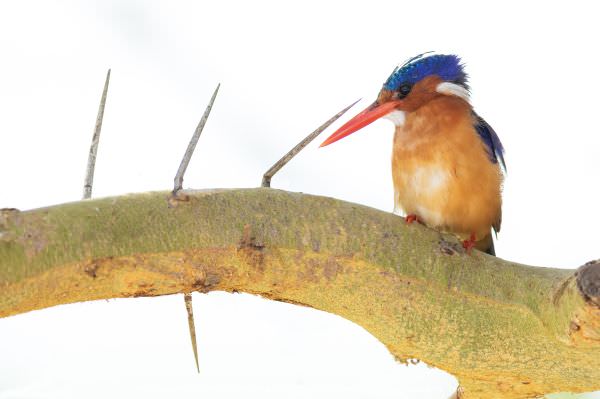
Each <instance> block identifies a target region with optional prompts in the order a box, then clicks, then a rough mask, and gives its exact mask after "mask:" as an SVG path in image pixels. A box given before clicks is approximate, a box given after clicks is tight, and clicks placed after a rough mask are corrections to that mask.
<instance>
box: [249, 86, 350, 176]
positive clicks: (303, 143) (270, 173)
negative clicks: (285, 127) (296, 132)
mask: <svg viewBox="0 0 600 399" xmlns="http://www.w3.org/2000/svg"><path fill="white" fill-rule="evenodd" d="M360 100H361V99H360V98H359V99H358V100H356V101H354V102H353V103H352V104H350V105H348V106H347V107H346V108H344V109H343V110H341V111H340V112H338V113H337V114H335V115H334V116H332V117H331V118H330V119H329V120H328V121H327V122H325V123H323V124H322V125H321V126H319V127H318V128H317V130H315V131H314V132H312V133H311V134H309V135H308V136H306V137H305V138H304V140H302V141H301V142H299V143H298V144H296V146H295V147H294V148H292V149H291V150H290V151H289V152H288V153H287V154H285V155H284V156H283V157H282V158H281V159H280V160H279V161H277V162H275V164H274V165H273V166H271V168H270V169H269V170H267V171H266V172H265V174H264V175H263V179H262V184H261V185H262V187H271V179H272V178H273V176H274V175H275V173H277V172H278V171H279V169H281V168H283V167H284V166H285V164H287V163H288V162H289V161H290V160H291V159H292V158H294V157H295V156H296V154H298V153H299V152H300V151H302V149H304V147H306V146H307V145H308V144H309V143H310V142H311V141H313V140H314V139H315V138H316V137H317V136H318V135H319V134H321V133H322V132H323V130H325V129H327V128H328V127H329V125H331V124H332V123H333V122H335V121H336V120H337V119H338V118H339V117H340V116H342V115H344V113H346V111H348V110H349V109H350V108H352V107H353V106H354V104H356V103H357V102H359V101H360Z"/></svg>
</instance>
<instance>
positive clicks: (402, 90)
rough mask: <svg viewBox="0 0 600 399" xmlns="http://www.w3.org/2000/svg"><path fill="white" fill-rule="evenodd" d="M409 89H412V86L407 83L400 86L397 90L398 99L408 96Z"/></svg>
mask: <svg viewBox="0 0 600 399" xmlns="http://www.w3.org/2000/svg"><path fill="white" fill-rule="evenodd" d="M410 89H412V86H411V85H410V84H409V83H404V84H401V85H400V87H399V88H398V97H399V98H404V97H406V96H407V95H408V93H410Z"/></svg>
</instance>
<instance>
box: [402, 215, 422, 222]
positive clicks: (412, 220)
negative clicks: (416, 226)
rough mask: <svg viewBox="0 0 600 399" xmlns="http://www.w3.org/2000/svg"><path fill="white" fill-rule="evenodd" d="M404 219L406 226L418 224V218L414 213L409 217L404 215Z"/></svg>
mask: <svg viewBox="0 0 600 399" xmlns="http://www.w3.org/2000/svg"><path fill="white" fill-rule="evenodd" d="M404 219H405V220H406V224H412V223H413V222H419V223H420V221H419V218H418V217H417V215H415V214H414V213H411V214H410V215H406V217H405V218H404Z"/></svg>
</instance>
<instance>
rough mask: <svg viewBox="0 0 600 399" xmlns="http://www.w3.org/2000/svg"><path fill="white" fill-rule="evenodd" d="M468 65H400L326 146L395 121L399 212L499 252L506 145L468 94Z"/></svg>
mask: <svg viewBox="0 0 600 399" xmlns="http://www.w3.org/2000/svg"><path fill="white" fill-rule="evenodd" d="M470 90H471V89H470V87H469V83H468V76H467V73H466V72H465V65H464V64H463V62H462V60H461V58H460V57H458V56H457V55H454V54H437V53H435V54H431V52H428V53H423V54H419V55H417V56H415V57H412V58H410V59H408V60H407V61H406V62H404V63H403V64H400V65H398V66H397V67H396V68H395V69H394V70H393V72H392V73H391V75H390V76H389V77H388V78H387V80H386V81H385V82H384V84H383V87H382V88H381V90H380V92H379V94H378V96H377V99H376V100H375V102H373V103H372V104H371V105H369V106H368V107H367V108H366V109H365V110H363V111H362V112H360V113H359V114H357V115H356V116H354V117H353V118H352V119H350V120H349V121H348V122H346V123H345V124H344V125H342V126H341V127H340V128H339V129H338V130H336V131H335V132H334V133H333V134H332V135H331V136H329V137H328V138H327V139H326V140H325V141H324V142H323V143H322V144H321V147H324V146H326V145H329V144H332V143H334V142H336V141H338V140H340V139H342V138H344V137H346V136H348V135H350V134H352V133H354V132H356V131H358V130H360V129H362V128H364V127H365V126H367V125H369V124H371V123H372V122H374V121H376V120H378V119H380V118H386V119H389V120H391V121H392V122H393V123H394V125H395V128H396V130H395V134H394V140H393V146H392V180H393V184H394V205H395V206H394V210H395V212H397V213H404V215H405V220H406V222H407V223H412V222H414V221H418V222H420V223H422V224H424V225H426V226H428V227H431V228H433V229H435V230H437V231H440V232H444V233H451V234H453V235H455V236H457V237H459V239H460V240H462V246H463V247H464V248H465V250H466V252H467V253H469V254H470V253H471V250H472V249H473V248H477V249H479V250H481V251H484V252H487V253H488V254H490V255H495V249H494V241H493V238H492V232H494V233H495V235H496V236H497V234H498V232H499V231H500V225H501V223H502V186H503V182H504V177H505V174H506V164H505V162H504V147H503V145H502V143H501V142H500V138H499V137H498V135H497V134H496V132H495V131H494V129H493V128H492V127H491V126H490V125H489V124H488V123H487V122H486V121H485V120H484V119H483V118H482V117H481V116H479V115H478V114H477V113H476V112H475V110H474V108H473V106H472V104H471V99H470Z"/></svg>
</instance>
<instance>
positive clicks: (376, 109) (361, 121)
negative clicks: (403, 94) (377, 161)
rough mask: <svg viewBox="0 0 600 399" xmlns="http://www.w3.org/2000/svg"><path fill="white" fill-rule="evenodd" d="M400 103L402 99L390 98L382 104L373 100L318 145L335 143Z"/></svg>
mask: <svg viewBox="0 0 600 399" xmlns="http://www.w3.org/2000/svg"><path fill="white" fill-rule="evenodd" d="M401 103H402V100H392V101H387V102H385V103H383V104H378V103H377V102H374V103H373V104H371V105H369V106H368V107H367V108H366V109H365V110H363V111H362V112H361V113H360V114H358V115H356V116H355V117H354V118H352V119H350V120H349V121H348V122H346V123H345V124H344V125H343V126H342V127H340V128H339V129H338V130H336V131H335V133H333V134H332V135H331V136H329V137H328V138H327V139H326V140H325V141H324V142H323V143H322V144H321V145H320V146H319V147H325V146H326V145H329V144H331V143H335V142H336V141H338V140H341V139H343V138H344V137H346V136H349V135H350V134H352V133H354V132H356V131H358V130H360V129H362V128H363V127H365V126H367V125H369V124H371V123H373V122H375V121H376V120H377V119H379V118H381V117H382V116H385V115H387V114H389V113H390V112H392V111H393V110H394V109H396V107H397V106H398V105H400V104H401Z"/></svg>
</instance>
